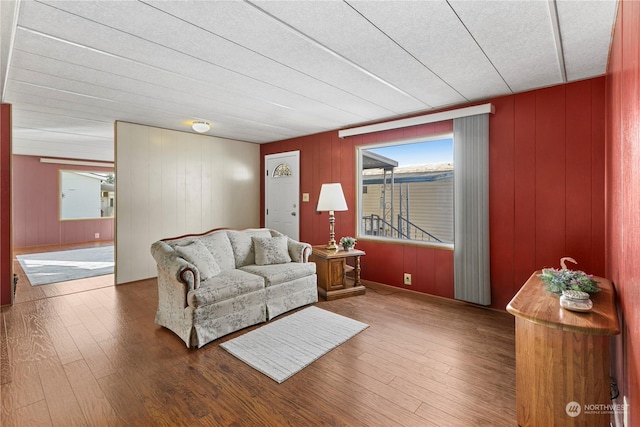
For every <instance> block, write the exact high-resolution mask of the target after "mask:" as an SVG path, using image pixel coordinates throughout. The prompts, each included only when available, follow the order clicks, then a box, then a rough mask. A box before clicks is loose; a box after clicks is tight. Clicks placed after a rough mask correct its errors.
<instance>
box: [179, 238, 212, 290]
mask: <svg viewBox="0 0 640 427" xmlns="http://www.w3.org/2000/svg"><path fill="white" fill-rule="evenodd" d="M175 249H176V252H177V253H178V255H180V256H181V257H182V258H184V259H186V260H187V261H188V262H190V263H191V264H193V265H195V266H196V268H197V269H198V270H199V271H200V280H202V281H205V280H207V279H210V278H212V277H215V276H217V275H218V274H220V272H221V270H220V266H219V265H218V263H217V262H216V259H215V258H214V257H213V255H212V254H211V252H209V249H207V247H206V246H205V245H204V244H203V243H202V242H201V241H200V240H193V241H191V242H190V243H188V244H186V245H184V246H176V247H175Z"/></svg>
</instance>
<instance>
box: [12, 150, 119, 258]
mask: <svg viewBox="0 0 640 427" xmlns="http://www.w3.org/2000/svg"><path fill="white" fill-rule="evenodd" d="M60 170H94V171H100V172H113V168H99V167H93V166H91V167H88V166H76V165H61V164H55V163H41V162H40V158H39V157H34V156H19V155H14V156H13V245H14V247H16V248H21V247H26V246H41V245H52V244H63V243H78V242H90V241H96V240H113V238H114V220H113V219H112V218H111V219H106V218H105V219H86V220H74V221H60V207H59V203H58V192H59V188H58V186H59V171H60ZM95 233H100V238H99V239H95Z"/></svg>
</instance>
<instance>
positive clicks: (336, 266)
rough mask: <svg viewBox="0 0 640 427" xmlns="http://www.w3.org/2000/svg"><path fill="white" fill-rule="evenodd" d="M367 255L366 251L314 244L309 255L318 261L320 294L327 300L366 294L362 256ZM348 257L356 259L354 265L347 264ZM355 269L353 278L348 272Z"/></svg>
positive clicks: (310, 258)
mask: <svg viewBox="0 0 640 427" xmlns="http://www.w3.org/2000/svg"><path fill="white" fill-rule="evenodd" d="M363 255H366V253H365V252H364V251H361V250H358V249H352V250H350V251H342V250H339V251H334V250H329V249H326V248H325V247H324V246H323V245H320V246H313V251H312V253H311V256H310V257H309V260H310V261H313V262H315V263H316V272H317V273H318V294H319V295H320V297H322V298H324V299H325V300H327V301H331V300H334V299H338V298H345V297H350V296H352V295H364V294H365V292H366V288H365V287H364V286H362V283H360V257H361V256H363ZM347 258H353V259H354V265H353V266H351V265H349V264H347ZM351 271H353V279H351V278H349V277H347V273H349V272H351Z"/></svg>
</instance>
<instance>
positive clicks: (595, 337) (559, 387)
mask: <svg viewBox="0 0 640 427" xmlns="http://www.w3.org/2000/svg"><path fill="white" fill-rule="evenodd" d="M540 273H541V271H536V272H535V273H533V274H532V275H531V277H530V278H529V280H527V282H526V283H525V284H524V286H523V287H522V288H521V289H520V291H519V292H518V293H517V294H516V295H515V296H514V297H513V299H512V300H511V302H510V303H509V305H508V306H507V311H508V312H509V313H511V314H513V315H514V316H515V317H516V410H517V417H518V425H519V426H521V427H537V426H563V427H565V426H566V427H572V426H575V427H578V426H580V427H584V426H608V425H609V418H610V413H609V412H610V411H607V410H606V408H609V407H610V406H607V405H610V404H611V398H610V391H611V390H610V387H609V363H610V355H609V346H610V337H611V336H612V335H616V334H618V333H620V327H619V325H618V315H617V312H616V306H615V291H614V289H613V286H612V284H611V282H610V281H609V280H607V279H604V278H602V277H594V279H595V280H596V281H598V286H599V287H600V292H598V293H597V294H595V295H592V297H591V298H592V300H593V309H592V311H591V312H589V313H575V312H572V311H568V310H565V309H563V308H561V307H560V301H559V298H558V297H557V296H555V295H552V294H551V293H549V292H547V291H546V289H545V285H544V284H543V283H542V280H540V278H539V277H538V274H540ZM594 408H596V409H594ZM602 408H604V409H605V410H602Z"/></svg>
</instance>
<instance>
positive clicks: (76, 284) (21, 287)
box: [13, 241, 115, 304]
mask: <svg viewBox="0 0 640 427" xmlns="http://www.w3.org/2000/svg"><path fill="white" fill-rule="evenodd" d="M108 245H113V242H110V241H103V242H90V243H74V244H66V245H48V246H34V247H29V248H14V249H13V272H14V273H15V274H16V275H17V276H18V284H17V285H16V295H15V300H14V303H16V304H18V303H22V302H25V301H34V300H38V299H43V298H49V297H54V296H59V295H66V294H72V293H76V292H81V291H86V290H90V289H98V288H104V287H106V286H113V285H114V282H115V278H114V275H113V274H106V275H104V276H96V277H91V278H88V279H82V280H71V281H68V282H59V283H51V284H49V285H41V286H31V284H30V283H29V278H28V277H27V275H26V274H24V271H23V270H22V267H21V266H20V263H19V262H18V260H17V259H16V256H17V255H24V254H34V253H41V252H54V251H64V250H71V249H83V248H94V247H99V246H108Z"/></svg>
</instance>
